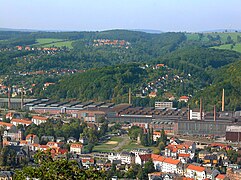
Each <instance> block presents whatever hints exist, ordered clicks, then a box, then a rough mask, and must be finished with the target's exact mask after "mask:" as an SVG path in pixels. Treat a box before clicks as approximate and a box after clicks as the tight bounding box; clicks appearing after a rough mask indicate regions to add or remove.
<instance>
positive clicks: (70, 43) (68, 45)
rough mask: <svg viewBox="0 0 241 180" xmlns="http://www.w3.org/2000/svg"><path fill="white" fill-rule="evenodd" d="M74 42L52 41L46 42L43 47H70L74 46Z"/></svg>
mask: <svg viewBox="0 0 241 180" xmlns="http://www.w3.org/2000/svg"><path fill="white" fill-rule="evenodd" d="M72 42H74V41H62V42H55V43H51V44H46V45H44V46H43V47H53V46H54V47H63V46H66V47H68V48H70V49H71V48H73V46H72Z"/></svg>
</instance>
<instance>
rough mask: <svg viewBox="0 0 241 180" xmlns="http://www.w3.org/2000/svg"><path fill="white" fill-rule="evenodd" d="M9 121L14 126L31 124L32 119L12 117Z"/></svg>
mask: <svg viewBox="0 0 241 180" xmlns="http://www.w3.org/2000/svg"><path fill="white" fill-rule="evenodd" d="M11 123H12V124H13V125H15V126H18V125H23V126H29V125H30V124H32V121H30V120H28V119H12V120H11Z"/></svg>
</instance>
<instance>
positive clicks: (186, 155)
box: [178, 154, 190, 157]
mask: <svg viewBox="0 0 241 180" xmlns="http://www.w3.org/2000/svg"><path fill="white" fill-rule="evenodd" d="M178 156H179V157H190V154H178Z"/></svg>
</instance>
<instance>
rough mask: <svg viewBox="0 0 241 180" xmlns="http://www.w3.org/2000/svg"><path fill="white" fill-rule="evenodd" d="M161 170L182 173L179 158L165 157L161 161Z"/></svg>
mask: <svg viewBox="0 0 241 180" xmlns="http://www.w3.org/2000/svg"><path fill="white" fill-rule="evenodd" d="M161 171H162V172H167V173H177V174H183V165H182V163H181V161H180V160H178V159H172V158H165V159H164V161H163V163H162V169H161Z"/></svg>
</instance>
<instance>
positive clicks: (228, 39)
mask: <svg viewBox="0 0 241 180" xmlns="http://www.w3.org/2000/svg"><path fill="white" fill-rule="evenodd" d="M232 43H233V40H232V38H231V36H228V37H227V41H226V44H232Z"/></svg>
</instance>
